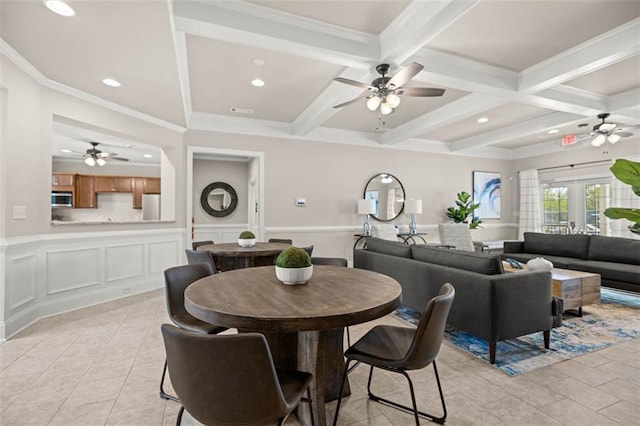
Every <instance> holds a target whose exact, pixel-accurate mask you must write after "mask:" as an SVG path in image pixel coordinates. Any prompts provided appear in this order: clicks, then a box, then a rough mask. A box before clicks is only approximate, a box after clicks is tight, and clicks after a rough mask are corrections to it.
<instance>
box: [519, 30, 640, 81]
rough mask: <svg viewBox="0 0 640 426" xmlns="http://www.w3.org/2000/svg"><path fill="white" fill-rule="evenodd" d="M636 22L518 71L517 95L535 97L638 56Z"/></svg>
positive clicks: (638, 38)
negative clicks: (529, 94)
mask: <svg viewBox="0 0 640 426" xmlns="http://www.w3.org/2000/svg"><path fill="white" fill-rule="evenodd" d="M638 34H640V18H636V19H634V20H633V21H629V22H627V23H626V24H623V25H621V26H619V27H617V28H615V29H613V30H611V31H608V32H606V33H604V34H602V35H600V36H598V37H595V38H593V39H591V40H588V41H586V42H584V43H581V44H579V45H578V46H575V47H573V48H571V49H568V50H566V51H564V52H562V53H560V54H559V55H556V56H554V57H552V58H549V59H547V60H545V61H542V62H540V63H539V64H536V65H533V66H531V67H529V68H527V69H526V70H524V71H522V73H521V75H520V84H519V91H520V93H536V92H540V91H542V90H545V89H548V88H550V87H553V86H556V85H558V84H562V83H564V82H566V81H569V80H573V79H575V78H577V77H580V76H582V75H585V74H588V73H591V72H593V71H596V70H598V69H600V68H604V67H606V66H609V65H612V64H615V63H616V62H619V61H622V60H624V59H627V58H629V57H632V56H634V55H637V54H639V53H640V37H638Z"/></svg>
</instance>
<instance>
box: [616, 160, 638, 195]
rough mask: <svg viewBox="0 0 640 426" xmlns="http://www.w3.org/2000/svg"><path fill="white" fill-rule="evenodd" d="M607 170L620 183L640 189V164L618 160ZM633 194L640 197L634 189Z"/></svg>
mask: <svg viewBox="0 0 640 426" xmlns="http://www.w3.org/2000/svg"><path fill="white" fill-rule="evenodd" d="M609 170H611V173H613V175H614V176H615V177H616V178H617V179H618V180H619V181H620V182H624V183H626V184H627V185H631V186H633V187H640V163H637V162H635V161H630V160H625V159H624V158H619V159H617V160H616V162H615V163H614V164H613V166H611V168H610V169H609ZM634 192H635V194H636V195H639V196H640V194H639V193H638V192H636V189H634Z"/></svg>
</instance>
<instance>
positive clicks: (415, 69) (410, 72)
mask: <svg viewBox="0 0 640 426" xmlns="http://www.w3.org/2000/svg"><path fill="white" fill-rule="evenodd" d="M422 68H424V66H422V65H420V64H419V63H417V62H411V63H410V64H409V65H407V66H406V67H405V68H404V69H402V70H400V71H398V72H397V73H396V75H394V76H393V77H391V80H389V81H388V82H387V84H386V86H387V87H391V86H393V87H401V86H404V84H405V83H406V82H407V81H409V80H411V79H412V78H413V77H415V76H416V75H417V74H418V73H419V72H420V71H422Z"/></svg>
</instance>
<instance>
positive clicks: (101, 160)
mask: <svg viewBox="0 0 640 426" xmlns="http://www.w3.org/2000/svg"><path fill="white" fill-rule="evenodd" d="M89 143H90V144H91V148H89V149H87V152H86V153H85V154H84V155H83V157H84V162H85V164H86V165H87V166H90V167H94V166H95V165H96V164H97V165H98V166H100V167H102V166H104V165H105V164H107V159H110V160H118V161H129V159H128V158H124V157H118V154H115V153H113V152H103V151H101V150H99V149H98V145H99V144H100V142H89Z"/></svg>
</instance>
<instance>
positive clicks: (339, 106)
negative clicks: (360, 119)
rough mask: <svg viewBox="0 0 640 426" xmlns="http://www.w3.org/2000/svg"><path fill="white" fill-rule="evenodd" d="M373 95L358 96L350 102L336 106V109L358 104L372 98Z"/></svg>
mask: <svg viewBox="0 0 640 426" xmlns="http://www.w3.org/2000/svg"><path fill="white" fill-rule="evenodd" d="M371 96H373V95H362V96H358V97H357V98H354V99H351V100H350V101H347V102H343V103H341V104H338V105H334V106H333V107H334V108H342V107H343V106H347V105H351V104H352V103H355V102H358V101H359V100H360V99H364V98H370V97H371Z"/></svg>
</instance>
